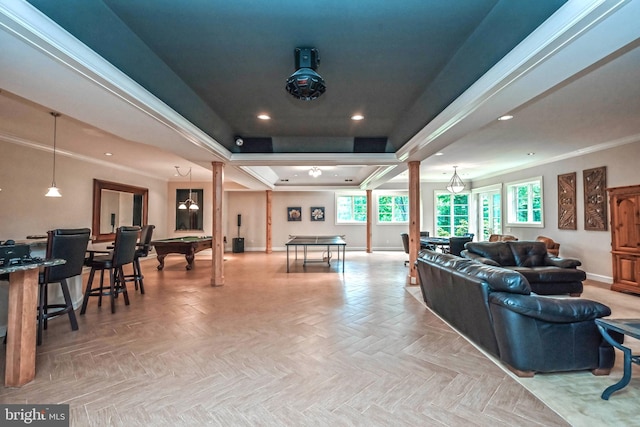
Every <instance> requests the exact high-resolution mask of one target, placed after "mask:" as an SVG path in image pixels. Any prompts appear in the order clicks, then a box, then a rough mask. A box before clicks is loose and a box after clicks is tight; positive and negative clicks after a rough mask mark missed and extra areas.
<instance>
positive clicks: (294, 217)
mask: <svg viewBox="0 0 640 427" xmlns="http://www.w3.org/2000/svg"><path fill="white" fill-rule="evenodd" d="M287 221H302V208H301V207H300V206H297V207H288V208H287Z"/></svg>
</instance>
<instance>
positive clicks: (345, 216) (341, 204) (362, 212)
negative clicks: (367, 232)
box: [336, 194, 367, 224]
mask: <svg viewBox="0 0 640 427" xmlns="http://www.w3.org/2000/svg"><path fill="white" fill-rule="evenodd" d="M366 222H367V196H362V195H356V194H340V195H336V224H354V223H355V224H359V223H366Z"/></svg>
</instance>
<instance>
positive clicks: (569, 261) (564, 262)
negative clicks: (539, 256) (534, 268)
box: [544, 255, 582, 268]
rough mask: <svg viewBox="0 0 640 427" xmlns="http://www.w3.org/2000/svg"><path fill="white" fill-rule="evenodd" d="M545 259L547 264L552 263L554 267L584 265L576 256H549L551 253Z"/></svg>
mask: <svg viewBox="0 0 640 427" xmlns="http://www.w3.org/2000/svg"><path fill="white" fill-rule="evenodd" d="M544 261H545V264H546V265H551V266H553V267H560V268H576V267H578V266H580V265H582V263H581V262H580V260H578V259H575V258H560V257H554V256H549V255H547V256H546V257H545V260H544Z"/></svg>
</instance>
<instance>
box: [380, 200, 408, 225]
mask: <svg viewBox="0 0 640 427" xmlns="http://www.w3.org/2000/svg"><path fill="white" fill-rule="evenodd" d="M377 207H378V215H377V218H378V223H379V224H406V223H407V222H409V196H407V195H406V194H380V195H378V196H377Z"/></svg>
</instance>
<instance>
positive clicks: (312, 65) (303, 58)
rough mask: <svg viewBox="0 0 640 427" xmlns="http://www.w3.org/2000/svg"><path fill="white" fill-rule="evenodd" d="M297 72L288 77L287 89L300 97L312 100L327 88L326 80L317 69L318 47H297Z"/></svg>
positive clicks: (318, 61) (318, 59)
mask: <svg viewBox="0 0 640 427" xmlns="http://www.w3.org/2000/svg"><path fill="white" fill-rule="evenodd" d="M295 60H296V72H295V73H293V74H291V76H289V78H288V79H287V86H286V88H287V91H288V92H289V93H290V94H291V95H293V96H295V97H296V98H298V99H302V100H304V101H311V100H312V99H316V98H317V97H319V96H320V95H322V94H323V93H324V91H325V90H327V87H326V86H325V84H324V80H323V79H322V77H321V76H320V74H318V73H316V72H315V70H316V68H318V64H319V63H320V58H319V57H318V49H315V48H312V47H297V48H296V50H295Z"/></svg>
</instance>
